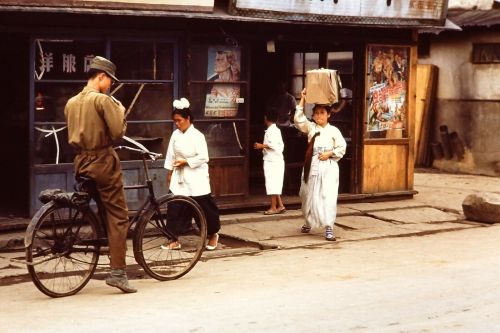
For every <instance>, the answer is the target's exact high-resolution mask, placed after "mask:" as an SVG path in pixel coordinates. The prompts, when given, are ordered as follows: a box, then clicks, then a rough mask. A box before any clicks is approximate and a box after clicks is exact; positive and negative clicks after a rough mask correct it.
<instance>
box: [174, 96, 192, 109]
mask: <svg viewBox="0 0 500 333" xmlns="http://www.w3.org/2000/svg"><path fill="white" fill-rule="evenodd" d="M174 108H175V109H177V110H182V109H187V108H189V101H188V100H187V99H185V98H184V97H182V98H181V99H180V100H178V99H176V100H175V101H174Z"/></svg>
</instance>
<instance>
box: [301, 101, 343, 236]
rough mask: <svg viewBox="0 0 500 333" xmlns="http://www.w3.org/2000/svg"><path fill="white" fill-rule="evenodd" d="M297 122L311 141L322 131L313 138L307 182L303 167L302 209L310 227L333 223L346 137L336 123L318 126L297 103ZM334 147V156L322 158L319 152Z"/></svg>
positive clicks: (331, 224) (325, 225) (332, 149)
mask: <svg viewBox="0 0 500 333" xmlns="http://www.w3.org/2000/svg"><path fill="white" fill-rule="evenodd" d="M294 123H295V126H296V127H297V128H298V129H299V130H300V131H301V132H303V133H306V134H307V138H308V142H310V141H311V139H312V137H313V136H314V134H316V133H317V132H319V133H320V135H319V136H317V137H316V139H315V141H314V147H313V156H312V161H311V169H310V171H309V179H308V181H307V183H306V182H304V171H302V181H301V185H300V191H299V196H300V199H301V201H302V213H303V215H304V218H305V220H306V225H307V226H309V227H313V228H314V227H327V226H330V227H333V224H334V223H335V219H336V216H337V196H338V188H339V166H338V163H337V162H338V161H339V160H340V159H341V158H342V156H344V154H345V150H346V146H347V144H346V141H345V139H344V137H343V136H342V133H340V131H339V129H338V128H337V127H335V126H332V125H330V124H327V125H326V126H325V127H321V126H318V125H317V124H316V123H314V122H312V121H309V120H308V119H307V118H306V116H305V115H304V109H303V107H301V106H297V109H296V111H295V116H294ZM324 151H333V156H332V157H331V158H329V159H328V160H326V161H320V160H319V158H318V157H319V154H320V153H322V152H324Z"/></svg>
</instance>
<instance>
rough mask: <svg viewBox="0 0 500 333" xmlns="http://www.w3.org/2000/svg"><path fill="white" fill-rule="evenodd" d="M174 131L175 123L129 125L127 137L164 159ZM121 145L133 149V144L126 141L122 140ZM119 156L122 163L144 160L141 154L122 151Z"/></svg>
mask: <svg viewBox="0 0 500 333" xmlns="http://www.w3.org/2000/svg"><path fill="white" fill-rule="evenodd" d="M172 131H173V123H156V124H155V123H153V124H152V123H133V124H130V123H129V124H128V126H127V133H125V135H126V136H128V137H130V138H132V139H134V140H136V141H137V142H139V143H140V144H142V145H144V146H145V147H146V148H147V149H149V150H150V151H153V152H155V153H160V154H163V158H165V153H166V152H167V147H168V140H169V139H170V136H171V135H172ZM119 144H120V145H126V146H130V147H133V145H132V144H130V143H129V142H127V141H124V140H121V141H120V143H119ZM118 155H119V156H120V159H121V160H122V161H125V160H138V159H141V158H142V157H141V156H140V155H139V154H137V153H134V152H130V151H126V150H120V151H119V152H118Z"/></svg>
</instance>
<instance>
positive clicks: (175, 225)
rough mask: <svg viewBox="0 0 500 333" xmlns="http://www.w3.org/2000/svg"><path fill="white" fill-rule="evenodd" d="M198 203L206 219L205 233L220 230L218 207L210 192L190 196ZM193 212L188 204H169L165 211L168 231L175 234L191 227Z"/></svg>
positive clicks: (197, 222)
mask: <svg viewBox="0 0 500 333" xmlns="http://www.w3.org/2000/svg"><path fill="white" fill-rule="evenodd" d="M190 198H192V199H194V201H196V202H197V203H198V205H200V207H201V209H202V211H203V213H204V214H205V218H206V219H207V234H208V235H212V234H215V233H216V232H218V231H219V230H220V218H219V208H218V207H217V204H216V203H215V200H214V198H213V197H212V194H210V193H209V194H206V195H200V196H192V197H190ZM192 218H193V212H192V210H191V209H190V208H189V206H187V205H185V204H182V203H171V204H169V207H168V211H167V226H168V229H169V230H170V232H172V233H174V234H175V235H180V234H182V233H183V232H185V231H188V230H189V228H191V220H192ZM195 221H196V224H198V225H199V220H198V219H197V218H196V217H195Z"/></svg>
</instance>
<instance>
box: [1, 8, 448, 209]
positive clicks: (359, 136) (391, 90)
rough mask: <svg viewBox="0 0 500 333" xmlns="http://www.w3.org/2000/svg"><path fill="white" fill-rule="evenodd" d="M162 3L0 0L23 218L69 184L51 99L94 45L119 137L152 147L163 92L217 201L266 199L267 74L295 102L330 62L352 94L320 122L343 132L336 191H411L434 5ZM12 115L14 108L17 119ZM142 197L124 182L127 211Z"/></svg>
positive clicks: (289, 178)
mask: <svg viewBox="0 0 500 333" xmlns="http://www.w3.org/2000/svg"><path fill="white" fill-rule="evenodd" d="M16 2H17V4H16ZM175 2H176V1H164V5H162V6H158V5H155V4H157V3H158V1H155V2H154V3H155V4H153V2H151V4H149V5H148V4H147V1H141V4H138V3H139V1H123V4H122V5H121V6H119V8H118V6H117V5H116V2H103V4H98V3H97V2H94V1H79V2H78V1H72V3H74V4H76V5H75V6H73V7H63V6H62V5H61V6H60V5H59V4H57V5H56V4H51V3H50V2H49V3H47V2H44V1H38V2H37V1H30V3H31V4H30V5H26V2H25V1H13V0H12V1H7V4H10V5H4V4H2V5H1V6H0V17H1V19H2V22H4V23H3V26H2V30H1V31H0V33H1V34H2V36H4V37H5V38H4V39H5V40H6V41H7V47H9V45H10V47H16V52H14V51H12V52H8V53H7V54H8V55H9V57H10V60H9V61H10V63H11V65H12V67H13V68H18V67H19V66H27V67H28V68H27V69H26V71H25V72H26V73H28V72H29V74H28V75H26V76H25V77H23V78H22V79H20V80H19V81H17V82H16V83H15V85H14V87H12V88H11V89H12V91H14V90H21V92H20V93H19V92H18V93H17V94H16V96H19V97H16V98H19V99H21V98H23V97H25V98H26V99H27V101H29V105H28V103H26V102H24V103H17V104H16V103H13V104H12V105H13V106H12V108H11V109H9V110H8V111H7V110H3V111H2V114H3V115H4V118H5V119H7V122H6V123H7V125H6V127H8V126H9V125H8V124H9V122H10V124H11V125H12V124H15V125H16V127H15V128H16V131H19V130H20V131H25V133H26V135H28V137H29V140H27V141H26V142H25V143H21V142H20V143H19V144H20V145H24V150H25V151H27V153H26V156H21V157H20V158H19V160H18V162H17V163H19V165H22V166H24V167H21V166H20V167H19V168H17V169H18V170H12V172H14V173H16V172H17V175H18V176H20V177H21V176H23V173H25V174H24V176H25V177H27V179H29V184H28V182H27V183H26V184H25V185H24V186H26V187H27V188H28V189H27V190H26V192H29V197H30V200H29V203H26V204H25V205H24V206H23V207H24V208H22V210H23V209H24V211H26V214H30V215H31V214H33V213H34V211H35V210H36V209H37V208H38V207H39V206H40V203H39V202H38V201H37V194H38V193H39V192H40V191H41V190H43V189H45V188H48V187H53V188H57V187H59V188H64V189H67V190H71V188H72V186H73V169H72V159H73V156H74V153H73V151H72V149H71V147H69V146H68V145H67V143H66V135H67V132H66V130H65V122H64V114H63V109H64V105H65V102H66V101H67V99H68V98H69V97H70V96H72V95H74V94H76V93H77V92H78V91H79V90H80V89H81V88H82V87H83V86H84V85H85V83H86V79H85V73H86V71H87V67H88V64H89V61H90V59H91V58H92V57H93V56H95V55H103V56H106V57H109V58H110V59H111V60H112V61H113V62H115V63H116V64H117V66H118V71H117V75H118V77H119V78H120V79H121V83H120V85H117V86H115V87H113V88H112V90H113V95H114V96H115V97H116V98H118V99H120V100H121V101H122V102H123V104H124V105H125V106H126V108H128V109H129V110H130V114H129V117H128V123H129V127H128V131H127V135H128V136H129V137H132V138H135V139H136V140H138V141H139V142H141V143H143V144H144V145H146V146H147V147H148V148H150V149H151V150H154V151H157V152H162V153H165V151H166V148H167V145H168V141H169V138H170V135H171V133H172V131H173V130H174V129H175V127H174V124H173V122H172V120H171V112H172V102H173V100H174V99H177V98H180V97H187V98H188V99H189V100H190V102H191V105H192V110H193V112H194V118H195V126H196V127H197V128H198V129H200V130H201V131H202V132H203V133H204V134H205V136H206V139H207V143H208V146H209V155H210V159H211V160H210V178H211V183H212V191H213V194H214V195H215V196H216V197H217V200H218V202H219V204H220V205H221V207H222V208H242V207H249V206H253V207H255V206H261V205H263V204H264V203H265V202H267V200H266V199H265V197H264V194H265V193H264V185H263V174H262V172H261V170H262V156H261V154H259V152H256V151H254V150H253V148H252V147H253V143H254V142H256V141H261V140H262V137H263V135H264V125H263V114H264V110H265V107H266V101H267V100H268V98H269V97H270V95H271V90H272V87H273V85H274V83H275V82H277V81H279V80H284V81H286V83H287V84H288V88H289V92H290V93H291V94H293V95H294V96H295V97H296V98H299V96H300V91H301V90H302V87H303V86H304V80H305V73H306V71H307V70H309V69H313V68H321V67H323V68H332V69H336V70H338V71H339V73H340V77H341V80H342V84H343V87H345V88H348V89H349V90H350V91H351V92H352V95H351V96H349V98H348V99H347V103H346V106H345V107H344V108H343V109H342V110H341V111H340V112H339V113H336V114H334V115H333V116H332V118H331V122H332V124H334V125H335V126H337V127H338V128H339V129H340V130H341V132H342V134H343V135H344V137H345V138H346V140H347V142H348V148H347V154H346V156H345V157H344V158H343V159H342V160H341V162H340V170H341V171H340V173H341V179H340V193H341V196H340V200H369V199H380V198H395V197H411V196H412V195H413V194H414V193H415V192H414V191H413V154H414V151H413V147H414V143H413V140H414V136H413V132H414V112H415V111H414V110H415V77H416V75H415V71H416V61H417V57H416V42H417V36H418V35H417V29H418V28H420V27H433V26H442V25H444V14H445V11H446V3H447V2H446V1H424V0H420V1H402V2H398V3H391V1H386V0H384V1H367V0H358V1H354V0H352V1H349V2H348V4H347V2H345V1H344V2H343V1H339V2H333V3H332V2H328V6H329V7H326V6H327V4H326V3H324V2H322V1H317V2H315V1H292V3H293V4H294V5H293V6H292V7H287V8H288V9H286V8H280V6H279V4H278V5H277V4H275V3H276V2H273V4H268V2H264V1H251V0H245V1H239V0H238V1H237V0H231V1H220V2H219V1H216V2H215V4H214V2H213V1H206V0H205V1H190V2H189V4H188V3H186V4H175ZM145 3H146V4H145ZM431 5H432V6H431ZM382 9H383V10H382ZM20 22H22V23H20ZM7 36H9V37H7ZM20 52H21V54H23V57H20V56H19V53H20ZM220 54H224V55H225V56H226V58H227V57H228V56H229V58H230V60H229V61H230V62H231V64H232V66H233V69H234V75H233V76H231V77H218V76H217V74H218V73H217V70H216V62H217V61H219V60H220V59H218V56H219V55H220ZM26 60H28V61H26ZM226 60H227V59H226ZM12 70H13V69H12ZM306 112H310V108H307V109H306ZM13 113H17V114H24V115H25V118H24V122H22V121H21V122H20V121H19V119H18V118H13V117H12V114H13ZM10 127H12V126H10ZM5 130H6V131H7V132H8V131H9V129H8V128H6V129H5ZM10 131H14V129H13V128H11V129H10ZM282 132H283V136H284V137H285V145H286V148H285V162H286V171H285V184H284V191H285V194H287V195H289V196H290V197H287V198H289V200H290V201H291V202H298V200H297V194H298V188H299V185H300V171H301V166H302V157H303V154H304V151H305V147H306V142H305V140H306V139H305V138H304V137H303V136H301V135H300V134H299V133H298V132H297V130H296V129H295V128H294V127H287V128H282ZM11 134H12V135H14V134H15V133H11ZM9 147H10V146H8V145H6V144H3V146H2V149H3V150H4V152H9V150H11V149H12V148H9ZM21 148H23V147H21ZM21 150H22V149H21ZM16 151H20V150H19V147H17V148H16ZM121 158H122V166H123V169H124V177H125V182H126V183H127V184H133V183H137V182H141V181H143V180H144V174H143V171H142V169H141V162H140V161H139V160H137V156H133V155H130V154H125V153H121ZM26 166H27V167H26ZM162 166H163V161H162V160H160V161H157V162H154V163H153V169H152V178H153V181H154V183H155V185H156V188H157V189H158V192H160V193H165V192H166V190H167V189H166V186H165V170H164V169H163V168H162ZM26 173H27V174H26ZM5 180H6V181H9V180H8V179H7V178H5ZM145 195H146V194H145V193H143V192H141V190H132V191H129V192H128V193H127V199H128V202H129V206H130V208H132V209H134V208H136V207H137V205H138V204H139V202H141V201H142V200H143V198H144V196H145Z"/></svg>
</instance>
